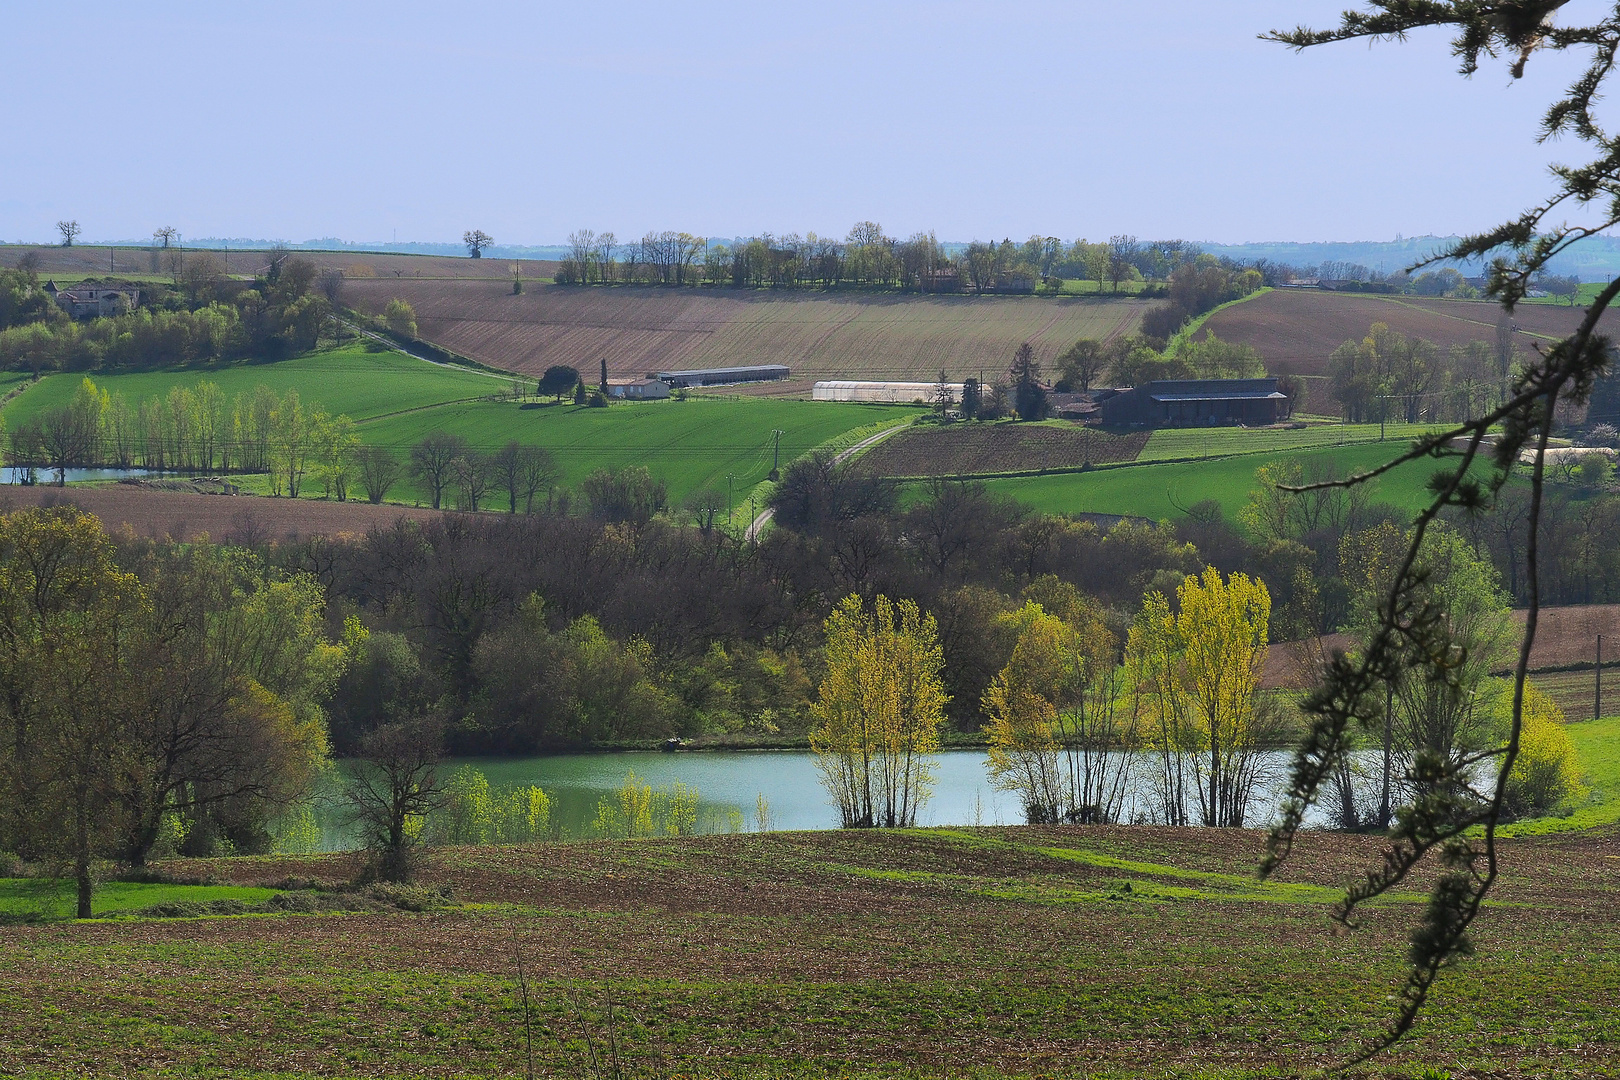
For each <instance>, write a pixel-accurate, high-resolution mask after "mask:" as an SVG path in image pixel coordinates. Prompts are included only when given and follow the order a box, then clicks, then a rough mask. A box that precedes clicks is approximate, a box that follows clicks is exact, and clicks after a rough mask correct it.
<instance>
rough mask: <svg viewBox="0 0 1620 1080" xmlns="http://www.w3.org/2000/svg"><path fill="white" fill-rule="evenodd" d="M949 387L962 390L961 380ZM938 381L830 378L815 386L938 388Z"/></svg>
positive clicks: (817, 387)
mask: <svg viewBox="0 0 1620 1080" xmlns="http://www.w3.org/2000/svg"><path fill="white" fill-rule="evenodd" d="M945 385H946V386H947V387H948V388H949V389H952V390H960V389H962V384H961V383H959V382H948V383H946V384H945ZM938 388H939V383H937V382H861V381H859V380H855V379H829V380H825V381H823V382H818V383H816V385H815V386H814V387H813V389H816V390H936V389H938Z"/></svg>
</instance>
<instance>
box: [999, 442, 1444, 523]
mask: <svg viewBox="0 0 1620 1080" xmlns="http://www.w3.org/2000/svg"><path fill="white" fill-rule="evenodd" d="M1233 434H1235V435H1242V434H1245V433H1244V432H1234V433H1233ZM1247 434H1251V435H1252V434H1258V433H1247ZM1149 446H1150V448H1151V446H1152V444H1151V443H1149ZM1403 447H1404V443H1402V442H1400V441H1390V442H1384V443H1378V442H1373V443H1364V444H1359V445H1351V446H1333V447H1324V448H1320V449H1316V450H1301V451H1288V450H1282V449H1279V450H1276V451H1273V452H1271V453H1265V452H1258V453H1243V454H1233V455H1230V456H1227V457H1211V458H1210V459H1209V460H1207V461H1205V460H1199V461H1182V462H1170V463H1163V464H1146V465H1118V466H1112V467H1109V468H1101V469H1094V470H1091V471H1089V472H1079V473H1053V474H1049V475H1047V476H1019V477H1012V478H1008V479H1001V480H990V481H987V484H988V485H989V488H990V490H991V491H993V492H995V493H997V494H1001V495H1007V496H1009V497H1011V498H1014V499H1017V500H1018V501H1019V502H1022V503H1026V504H1028V505H1030V506H1033V507H1035V508H1036V509H1039V510H1044V511H1047V512H1049V513H1063V514H1072V513H1098V514H1123V515H1128V516H1133V517H1144V518H1150V519H1152V520H1154V521H1163V520H1167V519H1174V518H1178V517H1180V516H1182V514H1184V513H1185V512H1186V510H1187V508H1188V507H1190V506H1192V505H1193V504H1194V503H1198V502H1203V501H1204V500H1206V499H1213V500H1215V501H1216V502H1217V503H1219V504H1220V506H1221V510H1222V511H1223V512H1224V513H1225V514H1226V516H1227V517H1228V518H1234V517H1235V516H1236V515H1237V513H1238V512H1239V511H1240V510H1241V509H1242V508H1243V505H1244V504H1245V503H1246V502H1248V499H1249V492H1250V491H1252V490H1254V486H1255V479H1254V474H1255V470H1256V469H1258V468H1260V466H1262V465H1265V464H1267V463H1269V462H1274V461H1298V462H1300V463H1301V464H1302V465H1304V466H1305V468H1306V469H1307V470H1308V469H1310V468H1312V466H1322V467H1328V466H1332V467H1335V468H1337V469H1339V470H1341V471H1343V472H1359V471H1364V470H1368V469H1372V468H1375V467H1376V466H1378V465H1380V464H1382V463H1383V462H1385V461H1387V460H1389V458H1390V457H1392V456H1393V455H1395V454H1397V453H1399V452H1400V451H1401V450H1402V449H1403ZM1435 468H1436V465H1435V463H1434V462H1430V461H1418V462H1413V463H1411V464H1408V465H1404V466H1402V467H1401V468H1399V469H1397V470H1395V471H1394V472H1392V473H1390V474H1389V475H1387V476H1384V477H1381V478H1380V479H1378V480H1376V481H1373V487H1372V489H1371V492H1372V500H1373V501H1374V502H1381V503H1389V504H1392V505H1394V506H1397V507H1400V508H1401V509H1403V510H1416V509H1417V508H1418V507H1420V506H1421V505H1422V504H1423V502H1424V501H1425V497H1426V489H1425V484H1426V483H1427V481H1428V478H1429V476H1430V475H1431V474H1432V473H1433V472H1434V469H1435Z"/></svg>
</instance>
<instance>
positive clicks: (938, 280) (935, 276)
mask: <svg viewBox="0 0 1620 1080" xmlns="http://www.w3.org/2000/svg"><path fill="white" fill-rule="evenodd" d="M917 287H918V288H919V289H921V290H922V291H923V292H926V293H953V292H961V291H962V274H961V272H960V271H959V270H957V269H955V268H954V267H949V266H947V267H944V268H942V269H939V270H924V271H923V272H922V273H920V274H918V275H917Z"/></svg>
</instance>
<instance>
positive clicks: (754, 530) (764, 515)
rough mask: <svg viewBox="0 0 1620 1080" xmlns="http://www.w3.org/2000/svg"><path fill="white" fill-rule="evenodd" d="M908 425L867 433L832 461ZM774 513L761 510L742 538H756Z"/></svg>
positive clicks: (868, 446)
mask: <svg viewBox="0 0 1620 1080" xmlns="http://www.w3.org/2000/svg"><path fill="white" fill-rule="evenodd" d="M909 426H910V425H909V424H896V425H895V426H894V427H891V428H884V429H883V430H882V431H880V432H878V433H877V434H876V435H868V436H867V437H866V438H864V439H862V440H861V441H860V442H858V443H856V444H855V445H854V446H851V447H849V448H848V449H846V450H840V451H839V452H838V454H837V456H835V457H834V458H833V461H834V462H836V463H838V464H840V465H841V464H843V463H844V462H846V461H848V460H849V459H850V458H852V457H854V456H855V455H856V454H859V453H860V452H861V451H863V450H869V449H871V448H872V447H873V446H876V445H877V444H878V443H880V442H882V441H883V440H884V439H887V438H888V437H889V436H890V435H893V434H894V433H895V432H897V431H904V430H906V428H907V427H909ZM775 513H776V511H775V510H763V511H761V512H760V515H759V516H758V517H756V518H755V519H754V520H753V521H752V522H751V523H750V524H749V526H748V531H747V532H746V533H745V534H744V535H743V539H745V540H748V541H754V540H758V539H759V531H760V530H761V529H763V528H764V527H765V526H766V525H768V524H769V523H770V520H771V517H772V516H773V515H774V514H775Z"/></svg>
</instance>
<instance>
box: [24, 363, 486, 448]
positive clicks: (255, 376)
mask: <svg viewBox="0 0 1620 1080" xmlns="http://www.w3.org/2000/svg"><path fill="white" fill-rule="evenodd" d="M90 378H91V379H93V380H94V381H95V383H96V385H97V386H100V387H104V388H105V389H106V390H107V391H108V392H109V393H122V394H123V395H124V397H125V398H127V399H128V400H129V402H130V404H132V405H134V404H137V403H139V402H140V401H143V400H145V399H146V398H149V397H157V396H163V395H166V394H168V392H169V390H170V388H172V387H175V386H188V387H189V386H195V385H196V384H197V383H198V382H199V381H201V380H207V381H208V382H212V383H215V384H216V385H218V386H219V388H220V390H221V391H223V392H224V394H225V396H226V397H232V396H234V395H236V394H239V393H248V394H251V393H252V392H253V390H254V388H255V387H258V386H261V385H262V386H268V387H270V389H272V390H274V391H276V392H277V393H278V394H284V393H286V392H287V391H288V390H293V389H296V390H297V391H298V396H299V397H300V398H301V399H302V400H303V401H305V402H306V403H310V404H319V405H320V406H322V407H323V408H325V409H326V411H327V412H329V413H332V414H334V415H335V414H339V413H342V414H345V415H347V416H350V417H352V418H353V419H355V420H365V419H369V418H372V417H376V416H381V415H384V414H387V413H392V412H399V411H401V410H405V409H420V408H425V407H427V406H431V405H438V404H442V403H445V402H451V401H463V400H466V399H468V398H477V397H481V396H484V395H487V394H491V393H498V392H500V391H502V390H504V389H506V387H508V386H509V385H510V383H511V380H510V379H506V378H495V377H491V376H489V375H485V374H482V373H480V372H476V371H473V370H471V369H469V368H452V367H443V366H439V365H435V364H430V363H427V362H426V361H424V360H417V359H415V358H414V357H409V356H405V355H402V354H400V353H396V352H382V353H371V352H367V351H366V350H365V349H363V348H360V347H358V346H352V347H348V348H342V349H330V350H327V351H324V352H318V353H311V354H310V355H308V356H300V357H297V358H296V359H292V360H282V361H280V362H278V363H274V364H253V363H243V364H231V365H228V366H218V367H188V368H170V369H165V370H162V371H151V372H138V373H132V374H127V375H101V374H99V373H91V375H90ZM83 379H84V376H83V375H81V374H71V373H63V374H58V375H47V376H46V377H45V378H43V379H41V380H40V381H39V384H38V385H37V386H32V387H29V389H28V390H27V391H26V392H24V393H23V394H20V395H19V396H18V397H17V398H16V399H15V400H13V401H12V402H11V403H10V404H9V405H8V406H7V407H6V410H5V413H4V416H5V420H6V425H7V426H8V427H11V428H15V427H16V426H17V425H18V424H19V423H21V422H23V421H25V420H27V419H29V418H30V417H32V416H34V415H36V414H37V413H39V412H41V411H43V410H46V409H50V408H54V407H57V406H61V405H65V404H66V403H67V402H68V400H69V399H70V398H72V396H73V393H74V391H75V390H77V389H78V387H79V384H80V382H81V381H82V380H83Z"/></svg>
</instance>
